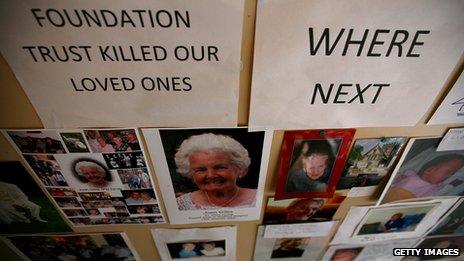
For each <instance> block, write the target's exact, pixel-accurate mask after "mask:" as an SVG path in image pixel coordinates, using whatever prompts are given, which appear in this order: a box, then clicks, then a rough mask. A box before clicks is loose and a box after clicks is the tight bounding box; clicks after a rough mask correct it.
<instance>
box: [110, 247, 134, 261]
mask: <svg viewBox="0 0 464 261" xmlns="http://www.w3.org/2000/svg"><path fill="white" fill-rule="evenodd" d="M114 256H115V257H116V259H117V260H128V259H129V258H131V257H132V252H131V251H130V249H129V248H127V247H125V246H121V245H115V246H114Z"/></svg>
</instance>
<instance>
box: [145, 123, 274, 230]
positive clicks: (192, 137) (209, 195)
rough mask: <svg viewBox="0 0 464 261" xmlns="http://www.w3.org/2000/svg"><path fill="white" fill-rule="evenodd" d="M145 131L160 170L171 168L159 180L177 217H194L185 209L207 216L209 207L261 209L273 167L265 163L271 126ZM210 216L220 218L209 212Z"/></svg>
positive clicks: (164, 170) (160, 171)
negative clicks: (267, 129)
mask: <svg viewBox="0 0 464 261" xmlns="http://www.w3.org/2000/svg"><path fill="white" fill-rule="evenodd" d="M143 131H144V136H145V138H146V140H147V144H148V147H149V150H150V153H151V155H152V159H153V160H154V165H155V168H156V169H157V173H169V176H167V175H159V176H158V180H159V182H160V185H161V189H162V190H163V189H164V190H165V193H163V194H164V195H166V196H165V200H166V202H167V204H166V205H167V206H168V212H169V211H170V212H171V213H172V214H170V216H173V217H172V218H171V222H176V219H179V220H180V219H184V220H185V221H187V222H189V221H188V220H189V219H188V217H189V216H188V215H189V214H188V215H187V216H186V215H185V214H181V213H182V212H183V211H197V212H196V213H193V212H192V215H197V216H198V217H200V218H202V217H203V218H202V219H203V220H204V221H206V217H205V216H203V213H206V212H205V210H219V209H234V211H235V210H237V211H243V212H244V213H245V212H247V211H250V210H251V209H253V210H252V211H253V213H254V215H256V214H258V212H257V210H258V208H259V206H260V205H261V201H262V192H263V187H260V184H263V181H264V178H265V177H264V176H265V172H264V171H265V168H266V167H267V164H266V166H264V167H263V165H264V162H263V151H264V149H263V146H264V144H265V136H266V132H264V131H259V132H248V130H247V129H246V128H231V129H159V130H158V129H144V130H143ZM267 135H269V134H267ZM267 137H269V136H267ZM267 153H268V149H267V148H266V154H267ZM153 155H155V156H153ZM171 202H172V204H171ZM174 206H177V208H176V209H173V207H174ZM174 213H176V214H174ZM247 216H248V215H246V216H245V218H247ZM218 219H220V220H223V219H224V218H221V217H218ZM201 221H202V220H198V219H197V222H201ZM208 221H214V220H213V219H211V217H209V218H208ZM190 222H192V221H190Z"/></svg>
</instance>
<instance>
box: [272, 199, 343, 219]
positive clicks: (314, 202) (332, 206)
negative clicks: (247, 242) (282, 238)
mask: <svg viewBox="0 0 464 261" xmlns="http://www.w3.org/2000/svg"><path fill="white" fill-rule="evenodd" d="M344 199H345V196H342V195H339V194H337V193H335V194H334V196H333V197H332V198H297V199H284V200H275V199H274V198H273V197H269V198H268V201H267V205H266V209H265V212H264V218H263V224H287V223H306V222H324V221H330V220H332V217H333V215H334V214H335V212H337V209H338V207H339V206H340V204H341V203H342V202H343V200H344Z"/></svg>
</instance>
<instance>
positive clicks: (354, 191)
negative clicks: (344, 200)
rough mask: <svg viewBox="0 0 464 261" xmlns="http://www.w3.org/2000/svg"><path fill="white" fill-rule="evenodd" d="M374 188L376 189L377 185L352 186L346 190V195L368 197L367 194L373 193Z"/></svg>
mask: <svg viewBox="0 0 464 261" xmlns="http://www.w3.org/2000/svg"><path fill="white" fill-rule="evenodd" d="M376 190H377V186H368V187H354V188H351V189H350V191H349V192H348V195H346V196H347V197H349V198H355V197H368V196H371V195H373V194H374V193H375V191H376Z"/></svg>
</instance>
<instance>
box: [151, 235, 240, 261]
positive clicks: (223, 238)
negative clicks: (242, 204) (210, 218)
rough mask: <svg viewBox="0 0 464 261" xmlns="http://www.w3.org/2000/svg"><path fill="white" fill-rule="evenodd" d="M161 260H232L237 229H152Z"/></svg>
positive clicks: (234, 254)
mask: <svg viewBox="0 0 464 261" xmlns="http://www.w3.org/2000/svg"><path fill="white" fill-rule="evenodd" d="M151 233H152V236H153V239H154V240H155V245H156V248H157V249H158V253H159V254H160V256H161V259H162V260H183V259H192V260H217V261H221V260H224V261H225V260H235V256H236V253H235V251H236V247H235V246H236V233H237V231H236V228H235V227H215V228H193V229H152V230H151Z"/></svg>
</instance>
